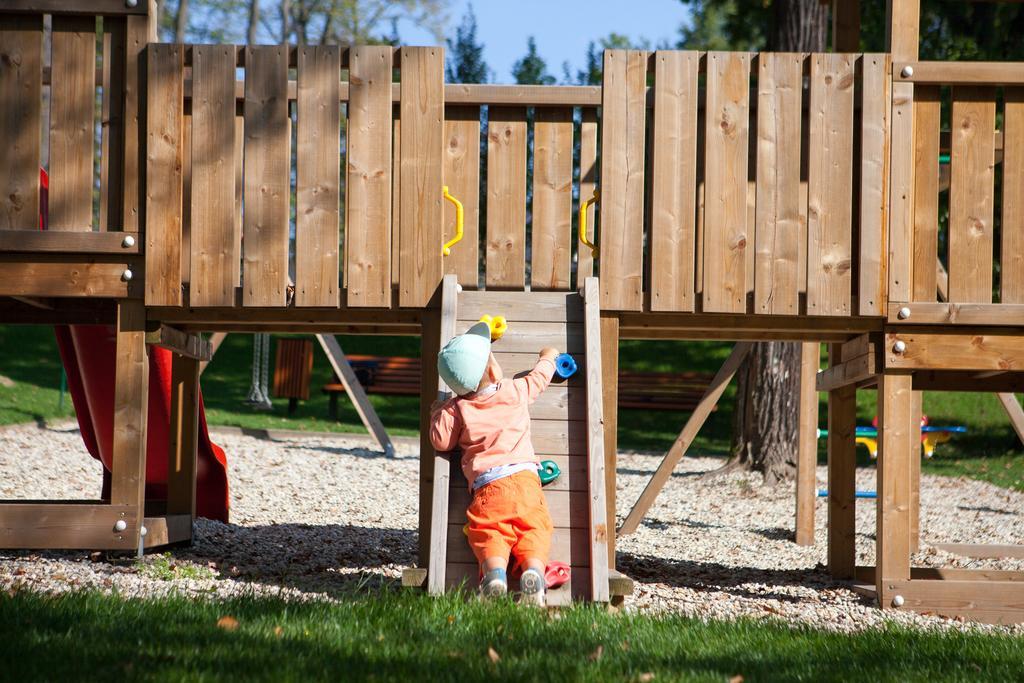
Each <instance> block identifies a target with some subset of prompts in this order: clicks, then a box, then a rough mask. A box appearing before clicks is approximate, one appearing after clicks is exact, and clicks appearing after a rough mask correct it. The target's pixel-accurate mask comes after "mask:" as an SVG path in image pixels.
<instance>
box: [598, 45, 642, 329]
mask: <svg viewBox="0 0 1024 683" xmlns="http://www.w3.org/2000/svg"><path fill="white" fill-rule="evenodd" d="M646 100H647V53H646V52H644V51H642V50H605V53H604V87H603V89H602V96H601V150H602V153H601V241H600V242H598V247H599V249H600V251H599V258H600V259H601V278H600V285H601V308H603V309H610V310H640V308H641V307H642V305H643V297H642V286H643V282H642V280H643V241H644V194H645V191H646V188H645V186H644V171H645V160H644V153H645V147H646V145H645V144H644V141H645V135H644V132H645V118H646V114H647V103H646Z"/></svg>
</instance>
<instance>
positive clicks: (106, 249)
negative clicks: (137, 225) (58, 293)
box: [0, 217, 139, 255]
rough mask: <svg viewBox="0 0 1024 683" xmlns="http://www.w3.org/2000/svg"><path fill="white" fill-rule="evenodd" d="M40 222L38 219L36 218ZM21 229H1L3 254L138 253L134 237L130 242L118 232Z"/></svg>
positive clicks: (0, 247)
mask: <svg viewBox="0 0 1024 683" xmlns="http://www.w3.org/2000/svg"><path fill="white" fill-rule="evenodd" d="M37 220H38V217H37ZM23 227H24V228H25V229H22V230H0V252H14V253H54V254H78V255H82V254H126V255H135V254H138V253H139V245H138V242H136V241H135V238H134V236H133V237H132V238H131V240H130V243H128V242H126V241H125V239H124V238H125V234H124V233H117V232H92V231H89V232H85V231H75V232H50V231H49V230H39V228H36V227H30V226H23Z"/></svg>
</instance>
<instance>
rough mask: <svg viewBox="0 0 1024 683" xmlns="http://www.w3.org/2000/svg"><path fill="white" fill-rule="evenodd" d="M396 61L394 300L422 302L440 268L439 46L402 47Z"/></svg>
mask: <svg viewBox="0 0 1024 683" xmlns="http://www.w3.org/2000/svg"><path fill="white" fill-rule="evenodd" d="M401 64H402V102H401V104H402V113H401V116H402V135H401V145H402V147H401V151H402V162H401V180H400V185H399V188H400V192H401V202H400V203H401V207H400V214H401V215H400V217H399V218H400V221H401V222H400V224H399V230H400V232H401V235H400V239H401V243H400V245H399V250H400V255H399V270H400V274H399V304H400V305H401V306H424V305H426V304H427V302H428V301H429V300H430V298H431V297H432V296H433V295H434V292H435V291H436V290H437V286H438V283H440V281H441V273H442V269H443V264H442V262H441V247H442V246H443V242H442V238H441V229H442V222H443V220H444V211H443V209H442V206H441V203H442V202H443V201H444V198H443V195H442V193H441V188H442V184H443V182H444V178H443V164H442V161H441V159H442V153H443V152H442V145H443V144H444V50H443V49H441V48H437V47H426V48H415V47H405V48H402V52H401Z"/></svg>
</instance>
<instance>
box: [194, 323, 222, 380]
mask: <svg viewBox="0 0 1024 683" xmlns="http://www.w3.org/2000/svg"><path fill="white" fill-rule="evenodd" d="M226 336H228V333H227V332H214V333H213V334H211V335H210V360H213V357H214V356H215V355H217V349H219V348H220V345H221V344H223V343H224V337H226ZM210 360H204V361H203V362H201V363H200V364H199V374H200V375H202V374H203V373H204V372H206V366H207V365H209V364H210Z"/></svg>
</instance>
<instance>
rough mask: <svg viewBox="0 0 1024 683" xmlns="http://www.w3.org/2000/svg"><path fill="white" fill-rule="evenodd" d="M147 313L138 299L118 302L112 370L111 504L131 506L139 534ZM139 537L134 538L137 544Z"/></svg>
mask: <svg viewBox="0 0 1024 683" xmlns="http://www.w3.org/2000/svg"><path fill="white" fill-rule="evenodd" d="M145 326H146V309H145V307H144V305H143V304H142V302H141V301H121V302H119V303H118V304H117V366H116V369H115V372H114V380H115V381H114V436H113V442H112V443H113V456H112V463H111V466H110V502H111V503H112V504H113V505H128V506H131V508H132V512H131V513H129V514H127V515H126V516H125V521H126V522H127V523H128V525H129V527H133V528H134V529H135V530H136V531H135V533H136V534H137V533H138V528H139V525H141V523H142V517H143V504H144V503H145V495H146V494H145V492H146V421H147V419H148V416H149V356H148V354H147V353H146V329H145ZM137 538H138V537H137V536H135V539H136V543H137Z"/></svg>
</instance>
